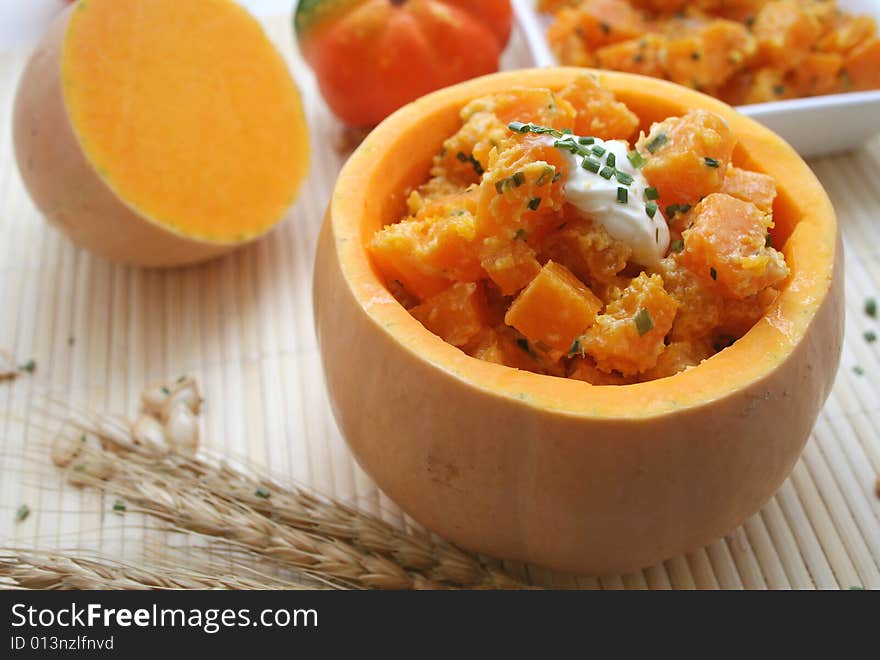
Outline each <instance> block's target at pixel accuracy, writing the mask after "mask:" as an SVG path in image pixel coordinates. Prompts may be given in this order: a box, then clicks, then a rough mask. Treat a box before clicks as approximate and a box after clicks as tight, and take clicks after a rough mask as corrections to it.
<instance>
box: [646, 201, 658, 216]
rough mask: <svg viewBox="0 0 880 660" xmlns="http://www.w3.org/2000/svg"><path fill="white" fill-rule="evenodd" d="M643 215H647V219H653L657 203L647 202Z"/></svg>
mask: <svg viewBox="0 0 880 660" xmlns="http://www.w3.org/2000/svg"><path fill="white" fill-rule="evenodd" d="M645 213H647V214H648V217H649V218H651V219H653V218H654V216H655V215H656V214H657V202H648V203H647V204H645Z"/></svg>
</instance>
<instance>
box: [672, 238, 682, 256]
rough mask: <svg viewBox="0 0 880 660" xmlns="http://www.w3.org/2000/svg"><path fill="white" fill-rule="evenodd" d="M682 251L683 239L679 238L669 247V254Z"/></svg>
mask: <svg viewBox="0 0 880 660" xmlns="http://www.w3.org/2000/svg"><path fill="white" fill-rule="evenodd" d="M682 250H684V239H683V238H679V239H678V240H677V241H673V242H672V245H670V246H669V251H670V252H676V253H678V252H681V251H682Z"/></svg>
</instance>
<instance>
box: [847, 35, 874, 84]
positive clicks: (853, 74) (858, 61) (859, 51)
mask: <svg viewBox="0 0 880 660" xmlns="http://www.w3.org/2000/svg"><path fill="white" fill-rule="evenodd" d="M844 70H845V71H846V82H847V83H848V85H849V87H848V89H854V90H859V89H880V38H874V39H870V40H868V41H866V42H864V43H863V44H862V45H860V46H858V47H856V48H854V49H853V50H852V51H851V52H850V53H849V54H848V55H847V56H846V61H845V62H844Z"/></svg>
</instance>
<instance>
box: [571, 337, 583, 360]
mask: <svg viewBox="0 0 880 660" xmlns="http://www.w3.org/2000/svg"><path fill="white" fill-rule="evenodd" d="M575 355H580V356H581V357H583V355H584V352H583V350H581V338H580V337H578V338H577V339H575V340H574V341H573V342H572V344H571V347H570V348H569V349H568V357H574V356H575Z"/></svg>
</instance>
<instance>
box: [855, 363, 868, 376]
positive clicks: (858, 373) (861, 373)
mask: <svg viewBox="0 0 880 660" xmlns="http://www.w3.org/2000/svg"><path fill="white" fill-rule="evenodd" d="M853 373H854V374H855V375H856V376H864V375H865V370H864V369H862V368H861V367H860V366H859V365H856V366H854V367H853Z"/></svg>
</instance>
